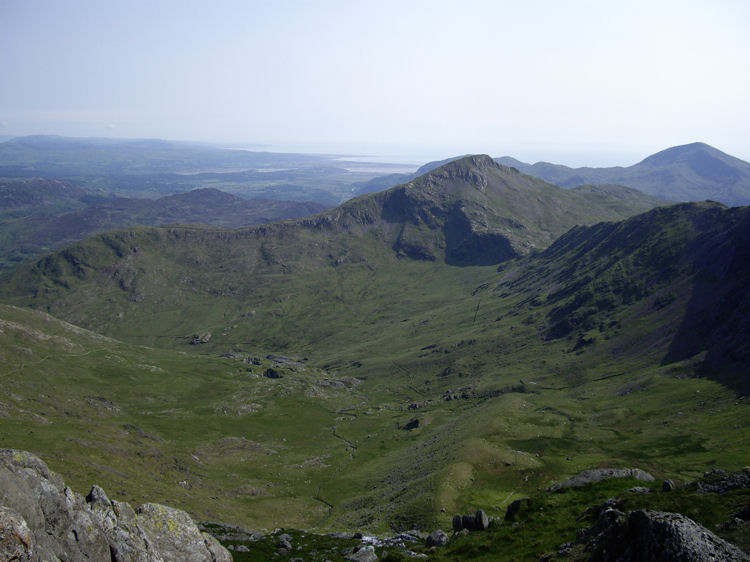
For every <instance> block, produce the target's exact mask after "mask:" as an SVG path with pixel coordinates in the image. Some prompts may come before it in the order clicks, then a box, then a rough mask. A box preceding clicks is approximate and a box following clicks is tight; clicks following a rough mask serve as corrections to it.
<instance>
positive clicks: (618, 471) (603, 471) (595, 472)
mask: <svg viewBox="0 0 750 562" xmlns="http://www.w3.org/2000/svg"><path fill="white" fill-rule="evenodd" d="M610 478H635V479H636V480H640V481H641V482H653V481H654V480H655V479H654V477H653V476H652V475H651V474H649V473H648V472H646V471H644V470H641V469H640V468H594V469H591V470H584V471H583V472H581V473H579V474H576V475H575V476H573V477H572V478H570V479H569V480H566V481H565V482H562V483H560V484H553V485H552V486H550V487H549V488H548V489H547V490H548V491H550V492H555V491H557V490H560V489H562V488H581V487H583V486H586V485H588V484H593V483H594V482H601V481H602V480H608V479H610Z"/></svg>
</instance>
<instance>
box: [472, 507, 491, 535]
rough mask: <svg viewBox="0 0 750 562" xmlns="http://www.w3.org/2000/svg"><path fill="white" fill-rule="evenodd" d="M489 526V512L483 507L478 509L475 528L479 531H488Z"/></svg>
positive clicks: (475, 516)
mask: <svg viewBox="0 0 750 562" xmlns="http://www.w3.org/2000/svg"><path fill="white" fill-rule="evenodd" d="M489 526H490V518H489V517H487V514H486V513H485V512H484V510H483V509H480V510H479V511H477V513H476V515H474V528H475V529H476V530H477V531H486V530H487V529H488V528H489Z"/></svg>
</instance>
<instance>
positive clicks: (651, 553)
mask: <svg viewBox="0 0 750 562" xmlns="http://www.w3.org/2000/svg"><path fill="white" fill-rule="evenodd" d="M582 539H583V540H582V542H586V543H588V544H587V547H586V550H587V551H588V552H591V559H592V560H600V561H602V562H610V561H611V562H614V561H621V560H644V561H649V560H659V561H662V560H663V561H668V562H671V561H674V562H698V561H703V560H721V561H724V562H734V561H750V556H748V555H747V554H746V553H744V552H743V551H742V550H740V549H739V548H737V547H736V546H734V545H733V544H730V543H728V542H727V541H725V540H724V539H722V538H720V537H718V536H717V535H715V534H714V533H712V532H711V531H709V530H708V529H706V528H705V527H702V526H701V525H698V524H697V523H696V522H695V521H693V520H692V519H689V518H687V517H685V516H684V515H680V514H678V513H665V512H659V511H643V510H639V511H633V512H630V513H629V514H627V515H625V514H624V513H622V512H621V511H618V510H615V509H609V510H605V511H603V512H602V513H601V514H600V515H599V519H598V520H597V523H596V525H595V526H594V527H592V529H590V530H589V531H587V532H585V533H584V536H583V537H582Z"/></svg>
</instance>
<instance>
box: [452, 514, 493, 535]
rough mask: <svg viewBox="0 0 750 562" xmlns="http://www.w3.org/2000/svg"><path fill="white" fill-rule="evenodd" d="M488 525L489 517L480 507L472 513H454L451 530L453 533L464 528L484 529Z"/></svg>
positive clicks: (472, 529)
mask: <svg viewBox="0 0 750 562" xmlns="http://www.w3.org/2000/svg"><path fill="white" fill-rule="evenodd" d="M489 526H490V519H489V517H487V514H486V513H485V512H484V510H483V509H480V510H479V511H477V512H476V513H475V514H474V515H456V516H454V517H453V532H455V533H458V532H460V531H463V530H464V529H466V530H467V531H485V530H487V529H488V528H489Z"/></svg>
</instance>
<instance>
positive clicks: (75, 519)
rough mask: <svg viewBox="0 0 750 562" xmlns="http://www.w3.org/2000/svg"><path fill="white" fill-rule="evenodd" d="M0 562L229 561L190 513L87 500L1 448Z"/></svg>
mask: <svg viewBox="0 0 750 562" xmlns="http://www.w3.org/2000/svg"><path fill="white" fill-rule="evenodd" d="M0 560H24V561H26V560H28V561H37V560H45V561H47V560H49V561H61V560H62V561H67V560H112V561H113V562H125V561H138V562H159V561H168V560H180V561H190V562H204V561H205V562H230V561H231V560H232V556H231V555H230V554H229V552H228V551H227V550H226V549H224V547H222V546H221V545H220V544H219V542H218V541H217V540H216V539H214V538H213V537H211V536H210V535H207V534H205V533H201V532H200V530H199V529H198V527H197V526H196V524H195V523H194V522H193V520H192V519H190V516H189V515H188V514H187V513H185V512H184V511H181V510H178V509H174V508H171V507H167V506H163V505H158V504H153V503H148V504H144V505H142V506H140V507H138V508H136V509H133V508H132V507H131V506H130V505H129V504H127V503H124V502H118V501H113V500H110V499H109V498H108V497H107V495H106V493H105V492H104V490H102V489H101V488H99V487H98V486H94V487H93V488H92V489H91V492H90V493H89V494H88V496H86V497H85V498H84V497H83V496H81V495H79V494H76V493H75V492H73V490H71V489H70V488H69V487H67V486H66V485H65V482H63V479H62V478H61V477H60V476H59V475H58V474H56V473H54V472H52V471H51V470H49V468H48V467H47V465H46V464H45V463H44V461H42V460H41V459H39V458H38V457H36V456H35V455H32V454H31V453H27V452H24V451H17V450H13V449H0Z"/></svg>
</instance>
